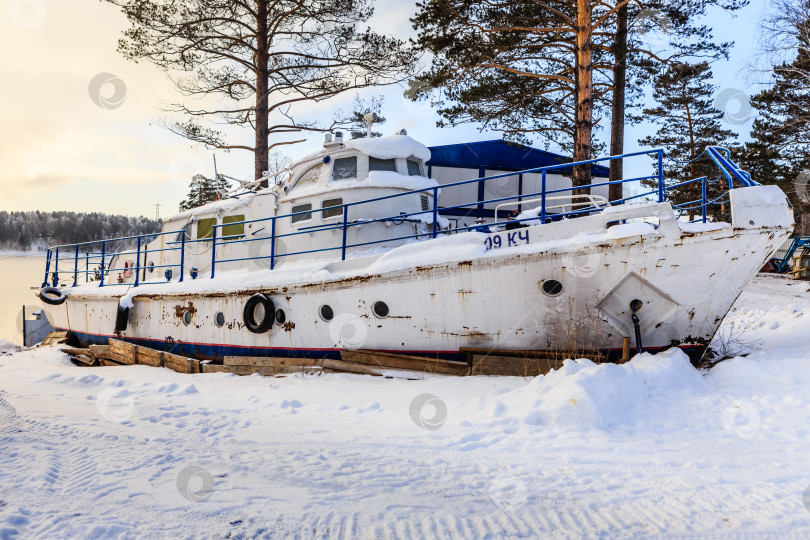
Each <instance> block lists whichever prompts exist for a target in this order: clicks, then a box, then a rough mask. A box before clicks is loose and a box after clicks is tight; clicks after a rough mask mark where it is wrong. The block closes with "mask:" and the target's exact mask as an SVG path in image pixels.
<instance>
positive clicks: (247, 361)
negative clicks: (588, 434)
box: [223, 356, 321, 367]
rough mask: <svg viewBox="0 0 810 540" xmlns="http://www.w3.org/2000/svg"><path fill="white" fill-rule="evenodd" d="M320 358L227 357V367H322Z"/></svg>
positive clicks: (225, 361)
mask: <svg viewBox="0 0 810 540" xmlns="http://www.w3.org/2000/svg"><path fill="white" fill-rule="evenodd" d="M320 362H321V360H320V359H319V358H287V357H276V356H226V357H225V360H224V361H223V364H224V365H226V366H266V367H296V366H297V367H303V366H320V365H321V364H320Z"/></svg>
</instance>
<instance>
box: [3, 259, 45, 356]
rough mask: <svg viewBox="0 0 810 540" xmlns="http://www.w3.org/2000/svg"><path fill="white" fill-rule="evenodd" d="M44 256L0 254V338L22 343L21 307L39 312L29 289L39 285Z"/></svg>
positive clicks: (39, 307) (36, 302) (36, 300)
mask: <svg viewBox="0 0 810 540" xmlns="http://www.w3.org/2000/svg"><path fill="white" fill-rule="evenodd" d="M44 265H45V256H44V255H19V254H14V253H9V254H0V339H6V340H8V341H11V342H12V343H21V342H22V331H21V326H20V319H21V315H22V306H23V305H26V306H31V307H32V308H35V309H41V307H42V306H41V305H40V302H39V300H38V299H37V298H36V296H35V295H34V294H35V292H34V291H32V290H31V287H38V286H39V285H42V276H43V273H44V272H45V266H44Z"/></svg>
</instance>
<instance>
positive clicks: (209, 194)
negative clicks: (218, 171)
mask: <svg viewBox="0 0 810 540" xmlns="http://www.w3.org/2000/svg"><path fill="white" fill-rule="evenodd" d="M229 188H230V185H229V184H228V181H227V180H225V179H224V178H223V177H222V175H220V176H219V177H218V178H217V179H216V180H215V179H213V178H208V177H207V176H205V175H202V174H195V175H194V176H193V177H192V178H191V183H190V184H189V187H188V196H187V197H186V199H185V200H184V201H183V202H181V203H180V211H181V212H182V211H183V210H190V209H192V208H197V207H198V206H202V205H204V204H206V203H209V202H211V201H215V200H217V199H218V198H219V194H220V192H222V191H228V189H229Z"/></svg>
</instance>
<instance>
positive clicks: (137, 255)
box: [135, 236, 141, 287]
mask: <svg viewBox="0 0 810 540" xmlns="http://www.w3.org/2000/svg"><path fill="white" fill-rule="evenodd" d="M135 261H136V262H135V287H137V286H138V282H139V281H140V278H141V237H140V236H139V237H138V250H137V251H136V252H135Z"/></svg>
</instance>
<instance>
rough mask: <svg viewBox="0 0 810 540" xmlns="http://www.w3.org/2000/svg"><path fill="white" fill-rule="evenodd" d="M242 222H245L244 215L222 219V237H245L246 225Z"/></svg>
mask: <svg viewBox="0 0 810 540" xmlns="http://www.w3.org/2000/svg"><path fill="white" fill-rule="evenodd" d="M242 221H245V215H244V214H239V215H236V216H225V217H224V218H222V225H223V227H222V237H223V238H228V237H235V236H245V224H244V223H241V222H242Z"/></svg>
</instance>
